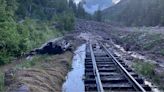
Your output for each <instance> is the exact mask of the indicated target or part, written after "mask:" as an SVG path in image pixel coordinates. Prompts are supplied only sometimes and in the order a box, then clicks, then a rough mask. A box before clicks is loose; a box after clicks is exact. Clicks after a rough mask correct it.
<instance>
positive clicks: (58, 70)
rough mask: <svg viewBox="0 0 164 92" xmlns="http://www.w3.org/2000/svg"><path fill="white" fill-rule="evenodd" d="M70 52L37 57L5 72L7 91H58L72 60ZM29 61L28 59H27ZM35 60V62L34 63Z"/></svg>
mask: <svg viewBox="0 0 164 92" xmlns="http://www.w3.org/2000/svg"><path fill="white" fill-rule="evenodd" d="M72 54H73V53H71V52H65V53H63V54H61V55H53V56H46V57H39V59H38V60H39V61H35V60H33V61H32V62H31V63H29V64H36V65H34V66H32V67H26V66H28V63H26V64H24V65H21V67H19V68H16V69H13V70H9V71H8V72H6V75H7V76H6V78H5V80H6V83H5V84H6V85H7V87H8V88H7V92H14V91H15V92H59V91H61V86H62V83H63V81H64V80H65V76H66V74H67V72H68V71H69V69H70V66H71V61H72ZM27 62H30V61H27ZM34 62H37V63H34Z"/></svg>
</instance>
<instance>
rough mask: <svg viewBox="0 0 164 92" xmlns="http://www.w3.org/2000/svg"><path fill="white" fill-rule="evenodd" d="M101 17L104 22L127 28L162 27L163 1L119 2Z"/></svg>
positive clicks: (122, 0) (132, 0)
mask: <svg viewBox="0 0 164 92" xmlns="http://www.w3.org/2000/svg"><path fill="white" fill-rule="evenodd" d="M103 15H104V16H103V17H104V19H105V20H108V21H117V22H122V23H123V24H125V25H127V26H157V25H162V26H164V0H121V2H120V3H118V4H117V5H115V6H113V7H110V8H108V9H106V10H104V11H103Z"/></svg>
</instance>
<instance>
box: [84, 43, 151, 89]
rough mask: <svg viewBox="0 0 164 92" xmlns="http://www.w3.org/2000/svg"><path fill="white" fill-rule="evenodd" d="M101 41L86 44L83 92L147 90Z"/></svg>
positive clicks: (134, 74)
mask: <svg viewBox="0 0 164 92" xmlns="http://www.w3.org/2000/svg"><path fill="white" fill-rule="evenodd" d="M108 49H109V48H107V47H106V46H105V45H103V43H101V42H99V43H97V44H88V46H87V48H86V59H85V79H84V83H85V92H114V91H115V92H116V91H117V92H118V91H119V92H132V91H134V92H136V91H137V92H148V91H151V88H150V87H149V86H147V85H145V84H144V80H143V79H142V78H141V77H140V76H139V75H138V74H136V73H135V72H134V71H133V70H132V69H131V68H129V67H128V66H127V65H126V64H125V63H124V61H122V60H120V59H119V58H118V57H117V56H116V55H115V54H113V53H112V52H110V51H109V50H108Z"/></svg>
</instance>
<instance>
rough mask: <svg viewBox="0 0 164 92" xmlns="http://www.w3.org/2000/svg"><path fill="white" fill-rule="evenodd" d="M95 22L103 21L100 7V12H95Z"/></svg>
mask: <svg viewBox="0 0 164 92" xmlns="http://www.w3.org/2000/svg"><path fill="white" fill-rule="evenodd" d="M95 20H96V21H102V12H101V10H100V7H99V8H98V10H97V11H96V12H95Z"/></svg>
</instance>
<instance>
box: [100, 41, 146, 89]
mask: <svg viewBox="0 0 164 92" xmlns="http://www.w3.org/2000/svg"><path fill="white" fill-rule="evenodd" d="M99 43H100V44H101V46H102V47H103V49H104V50H105V51H106V52H107V54H108V55H109V56H111V57H112V59H113V61H114V62H115V63H116V64H117V65H118V67H119V69H120V70H121V71H122V72H123V73H124V75H125V77H126V78H127V79H128V81H129V82H130V83H131V84H132V86H133V87H134V88H135V89H136V90H137V91H139V92H146V90H145V89H144V88H143V87H142V86H141V85H140V84H139V83H138V82H137V81H136V80H135V79H134V78H133V77H132V76H131V75H130V74H129V72H128V71H127V70H126V69H125V68H124V67H123V66H122V65H121V63H120V62H119V61H118V60H117V59H116V58H115V57H114V56H113V55H112V54H111V52H109V50H108V49H107V48H106V47H105V46H104V45H103V44H102V43H101V42H99Z"/></svg>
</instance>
